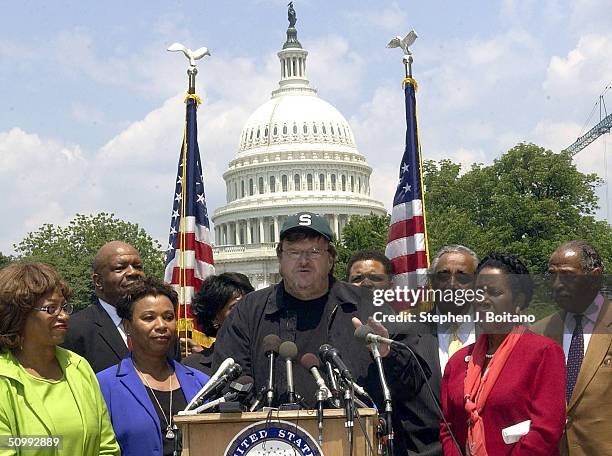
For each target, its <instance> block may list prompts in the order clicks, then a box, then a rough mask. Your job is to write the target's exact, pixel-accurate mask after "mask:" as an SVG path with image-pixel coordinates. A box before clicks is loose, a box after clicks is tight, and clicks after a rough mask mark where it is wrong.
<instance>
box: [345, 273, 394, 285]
mask: <svg viewBox="0 0 612 456" xmlns="http://www.w3.org/2000/svg"><path fill="white" fill-rule="evenodd" d="M366 279H368V280H369V281H370V282H375V283H380V282H384V281H385V280H389V276H388V275H386V274H359V275H356V276H351V277H350V279H349V281H350V282H351V283H361V282H363V281H364V280H366Z"/></svg>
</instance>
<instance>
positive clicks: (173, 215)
mask: <svg viewBox="0 0 612 456" xmlns="http://www.w3.org/2000/svg"><path fill="white" fill-rule="evenodd" d="M180 216H181V215H180V214H179V213H178V211H172V218H173V219H175V218H179V217H180Z"/></svg>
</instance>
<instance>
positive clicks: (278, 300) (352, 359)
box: [213, 277, 418, 407]
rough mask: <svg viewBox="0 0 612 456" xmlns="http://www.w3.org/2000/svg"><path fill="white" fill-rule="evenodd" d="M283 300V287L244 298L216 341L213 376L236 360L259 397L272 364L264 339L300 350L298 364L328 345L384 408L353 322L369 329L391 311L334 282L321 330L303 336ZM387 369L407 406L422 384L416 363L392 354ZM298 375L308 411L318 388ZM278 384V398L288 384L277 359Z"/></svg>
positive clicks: (298, 389) (305, 373)
mask: <svg viewBox="0 0 612 456" xmlns="http://www.w3.org/2000/svg"><path fill="white" fill-rule="evenodd" d="M283 296H284V287H283V283H282V282H281V283H280V284H277V285H272V286H270V287H268V288H265V289H263V290H258V291H255V292H252V293H249V294H248V295H246V296H245V298H244V299H243V300H242V301H241V302H240V303H239V304H238V305H237V306H236V308H235V309H234V311H233V312H232V313H231V314H230V316H229V317H228V319H227V320H226V321H225V322H224V324H223V326H222V327H221V330H220V331H219V334H218V335H217V340H216V342H215V351H214V355H213V370H216V369H217V367H218V366H219V365H220V364H221V362H222V361H223V360H224V359H226V358H228V357H231V358H233V359H234V360H235V361H236V362H237V363H239V364H240V365H241V366H242V368H243V375H250V376H252V377H253V379H254V382H255V385H254V386H255V391H259V390H260V389H261V388H262V386H263V385H265V384H266V383H267V379H268V364H267V358H266V356H265V354H264V352H263V349H262V339H263V338H264V337H265V336H266V335H268V334H276V335H278V336H279V337H280V338H281V340H283V341H285V340H290V341H293V342H294V343H295V344H296V345H297V346H298V350H299V355H298V358H299V357H300V356H301V355H302V354H303V353H304V352H307V351H311V352H314V353H315V354H316V353H317V350H318V347H319V346H320V345H322V344H325V343H329V344H331V345H332V346H333V347H335V348H337V349H338V351H339V352H340V354H341V356H342V359H343V360H344V362H345V363H346V365H347V366H348V368H349V369H350V370H351V372H352V374H353V376H354V377H355V379H356V381H357V383H358V384H360V385H361V386H363V387H364V388H365V389H366V390H367V391H368V392H369V393H370V395H371V396H372V397H373V398H374V400H375V401H377V403H378V404H379V407H380V406H381V405H382V404H381V402H382V400H381V399H382V395H381V388H380V382H379V378H378V374H377V371H376V366H375V364H374V362H373V359H372V357H371V356H370V353H369V351H368V349H367V348H366V347H365V346H364V345H363V344H361V343H360V342H358V341H357V340H355V338H354V335H353V333H354V327H353V324H352V323H351V318H352V317H354V316H355V317H358V318H359V319H360V320H361V321H362V322H364V323H365V322H366V321H367V319H368V317H369V316H370V315H372V314H373V313H374V312H377V311H382V312H384V313H390V312H392V311H391V310H390V308H388V307H375V306H374V305H373V304H372V293H371V292H370V291H369V290H366V289H364V288H359V287H356V286H354V285H350V284H348V283H344V282H338V281H335V280H334V279H333V278H331V277H330V289H329V294H328V295H327V296H328V299H327V303H326V304H325V308H324V310H323V313H322V315H321V319H320V320H321V324H320V325H318V326H317V328H312V329H308V330H305V331H298V330H297V329H296V328H297V327H298V326H299V322H298V321H297V320H298V318H299V315H296V314H295V312H292V311H290V310H289V309H287V307H286V305H285V304H284V302H283ZM296 364H297V363H296ZM384 366H385V371H386V375H387V380H388V383H389V384H390V385H391V387H392V388H393V390H394V391H393V393H394V394H396V397H397V398H398V399H399V400H402V398H405V397H407V396H409V395H411V394H412V392H413V391H414V389H415V387H416V386H417V385H416V382H418V377H417V374H416V370H415V369H416V366H415V363H414V362H412V361H411V358H410V357H409V356H407V354H406V353H403V351H396V350H395V349H393V350H392V351H391V354H390V355H389V356H388V357H386V358H385V359H384ZM293 372H294V384H295V390H296V392H297V393H299V394H300V395H302V396H303V398H304V400H305V402H306V404H307V405H308V406H310V407H312V406H314V404H315V403H316V401H315V394H316V388H317V387H316V384H315V382H314V379H313V378H312V376H311V374H310V373H309V372H308V371H306V370H305V369H303V368H302V367H301V366H299V365H296V367H295V368H294V370H293ZM415 379H417V380H415ZM274 383H275V386H276V393H277V395H276V397H277V398H278V397H279V396H282V395H284V394H285V393H286V384H287V381H286V373H285V365H284V361H283V360H280V359H278V358H277V360H276V365H275V378H274Z"/></svg>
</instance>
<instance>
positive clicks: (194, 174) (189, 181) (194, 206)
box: [165, 95, 215, 342]
mask: <svg viewBox="0 0 612 456" xmlns="http://www.w3.org/2000/svg"><path fill="white" fill-rule="evenodd" d="M185 103H186V104H187V113H186V116H185V132H184V136H183V146H182V148H181V156H180V158H179V164H178V172H177V178H176V186H175V190H174V202H173V204H172V218H171V221H170V236H169V239H168V247H167V248H166V271H165V280H166V282H167V283H169V284H171V285H173V286H174V288H175V290H176V291H177V292H178V294H179V309H178V312H177V322H178V325H177V330H179V331H191V332H192V334H191V337H192V339H194V340H195V341H196V342H200V341H201V339H202V337H203V335H202V334H201V333H200V332H199V331H197V330H196V326H195V322H194V320H193V316H192V314H191V300H192V298H193V296H194V295H195V293H197V292H198V290H199V289H200V287H201V286H202V281H203V280H204V279H205V278H206V277H207V276H208V275H211V274H214V272H215V268H214V266H213V263H214V262H213V253H212V247H211V242H210V222H209V220H208V212H207V210H206V196H205V194H204V179H203V176H202V162H201V160H200V150H199V149H198V125H197V116H196V113H197V107H198V104H199V103H200V100H199V98H198V97H197V96H196V95H188V96H187V99H186V100H185Z"/></svg>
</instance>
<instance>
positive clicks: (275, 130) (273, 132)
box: [272, 125, 278, 136]
mask: <svg viewBox="0 0 612 456" xmlns="http://www.w3.org/2000/svg"><path fill="white" fill-rule="evenodd" d="M272 134H273V135H274V136H276V135H278V127H277V126H276V125H274V130H272Z"/></svg>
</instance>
